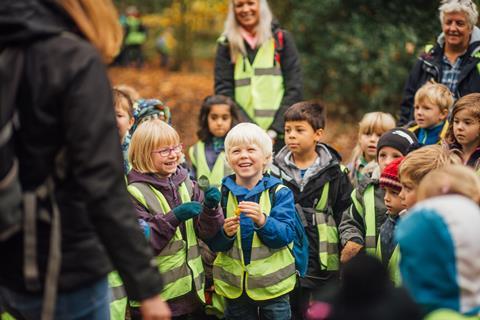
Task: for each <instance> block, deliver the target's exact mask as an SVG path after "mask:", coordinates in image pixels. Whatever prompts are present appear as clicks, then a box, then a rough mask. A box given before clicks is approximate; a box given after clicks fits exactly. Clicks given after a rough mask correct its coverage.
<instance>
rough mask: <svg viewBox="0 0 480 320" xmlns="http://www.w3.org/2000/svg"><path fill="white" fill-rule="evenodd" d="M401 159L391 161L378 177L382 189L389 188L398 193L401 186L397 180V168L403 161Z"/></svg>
mask: <svg viewBox="0 0 480 320" xmlns="http://www.w3.org/2000/svg"><path fill="white" fill-rule="evenodd" d="M403 159H404V158H403V157H401V158H397V159H395V160H393V161H392V162H391V163H390V164H389V165H388V166H386V167H385V169H384V170H383V172H382V175H381V176H380V186H381V187H382V188H385V187H389V188H392V189H393V190H397V191H398V192H400V190H402V185H401V184H400V180H399V179H398V168H399V167H400V164H401V163H402V161H403Z"/></svg>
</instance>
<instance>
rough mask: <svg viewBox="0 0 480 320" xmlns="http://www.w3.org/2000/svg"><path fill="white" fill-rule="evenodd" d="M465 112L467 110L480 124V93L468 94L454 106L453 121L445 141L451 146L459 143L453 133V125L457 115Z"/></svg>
mask: <svg viewBox="0 0 480 320" xmlns="http://www.w3.org/2000/svg"><path fill="white" fill-rule="evenodd" d="M463 110H467V111H468V113H469V114H470V115H471V116H472V117H474V118H475V119H476V120H477V121H479V122H480V93H470V94H467V95H466V96H463V97H461V98H460V99H458V100H457V102H456V103H455V105H454V106H453V110H452V115H451V119H452V121H450V123H449V125H448V130H447V135H446V137H445V140H446V141H447V142H448V143H450V144H451V143H458V141H457V139H456V138H455V135H454V133H453V124H454V121H455V116H456V114H457V113H459V112H460V111H463Z"/></svg>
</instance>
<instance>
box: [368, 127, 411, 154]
mask: <svg viewBox="0 0 480 320" xmlns="http://www.w3.org/2000/svg"><path fill="white" fill-rule="evenodd" d="M414 145H418V141H417V137H416V136H415V134H413V132H411V131H409V130H407V129H404V128H393V129H391V130H389V131H387V132H385V133H384V134H382V136H381V137H380V139H379V140H378V143H377V158H378V153H379V152H380V150H381V149H382V148H383V147H392V148H394V149H396V150H398V151H400V153H401V154H403V155H404V156H405V155H407V153H408V152H409V151H410V150H411V147H412V146H414Z"/></svg>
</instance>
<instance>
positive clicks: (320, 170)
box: [271, 102, 353, 319]
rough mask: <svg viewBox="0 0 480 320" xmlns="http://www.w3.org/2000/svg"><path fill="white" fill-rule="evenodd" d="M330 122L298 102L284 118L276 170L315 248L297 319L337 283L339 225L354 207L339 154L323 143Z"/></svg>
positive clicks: (316, 107) (311, 105) (315, 107)
mask: <svg viewBox="0 0 480 320" xmlns="http://www.w3.org/2000/svg"><path fill="white" fill-rule="evenodd" d="M325 118H326V117H325V108H324V106H322V105H321V104H318V103H315V102H299V103H296V104H294V105H293V106H291V107H290V108H289V109H288V110H287V111H286V113H285V115H284V120H285V147H283V148H282V149H281V150H280V151H279V152H278V154H277V155H276V156H275V160H274V165H273V166H272V170H271V172H272V174H273V175H274V176H277V177H281V178H282V180H283V183H284V184H285V185H286V186H287V187H289V188H290V189H291V190H292V191H293V194H294V197H295V206H296V207H297V210H298V211H299V214H300V216H301V217H302V220H304V224H305V230H306V234H307V238H308V240H309V244H310V246H309V254H308V256H309V258H308V269H307V272H306V275H305V277H303V278H300V287H299V288H298V290H296V291H295V292H294V293H292V295H291V298H292V299H294V300H292V309H293V310H292V311H293V313H294V319H303V313H304V311H305V310H306V308H307V307H308V303H309V301H310V299H311V297H312V295H313V294H314V293H315V291H316V289H318V288H319V287H321V286H324V285H325V284H326V283H327V282H329V281H330V280H333V281H335V280H337V279H338V267H339V256H338V249H339V242H338V230H337V226H338V225H339V224H340V220H341V217H342V212H343V211H344V210H345V209H347V208H348V206H349V205H350V203H351V200H350V193H351V192H352V189H353V188H352V185H351V184H350V181H349V179H348V176H347V174H346V173H344V171H343V170H342V166H341V157H340V155H339V154H338V153H337V151H336V150H334V149H333V148H331V147H330V146H328V145H326V144H324V143H321V142H320V140H321V139H322V137H323V134H324V129H325ZM323 242H325V246H323V244H324V243H323Z"/></svg>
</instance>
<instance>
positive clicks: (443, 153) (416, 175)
mask: <svg viewBox="0 0 480 320" xmlns="http://www.w3.org/2000/svg"><path fill="white" fill-rule="evenodd" d="M460 163H461V160H460V158H459V157H458V156H457V155H456V154H455V153H453V152H450V151H448V150H447V149H445V148H443V147H442V146H439V145H429V146H425V147H422V148H420V149H417V150H415V151H412V152H410V153H409V154H408V155H407V156H406V157H405V159H404V160H403V161H402V163H401V164H400V167H399V170H398V176H399V178H400V181H402V180H403V181H405V180H406V179H408V180H410V181H411V182H413V183H414V184H415V185H416V186H418V185H419V184H420V181H421V180H422V179H423V177H424V176H425V175H426V174H427V173H429V172H430V171H432V170H434V169H438V168H442V167H445V166H446V165H449V164H460Z"/></svg>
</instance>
